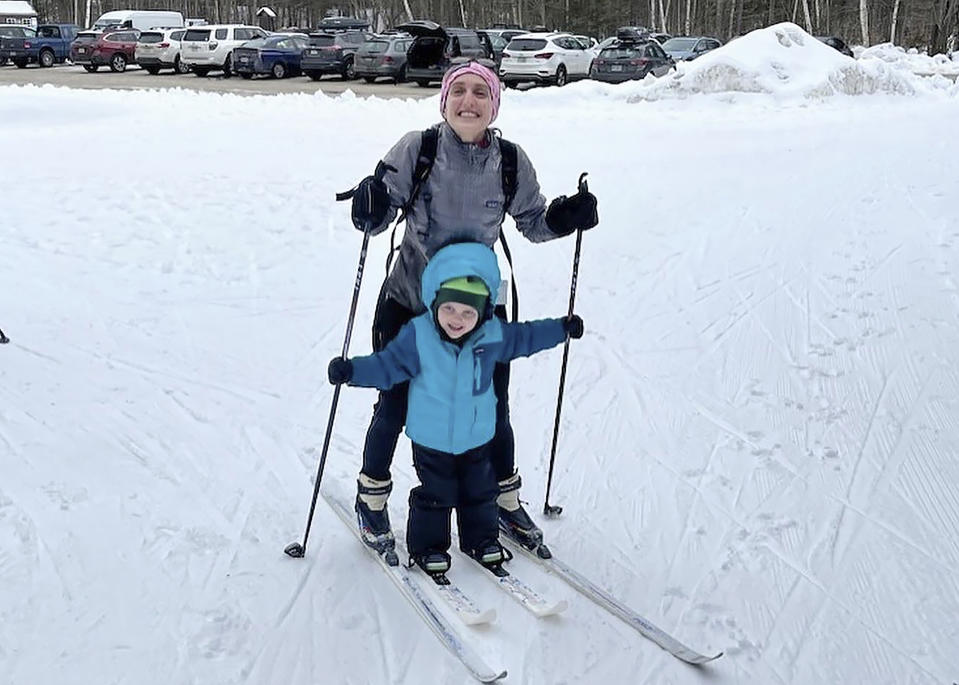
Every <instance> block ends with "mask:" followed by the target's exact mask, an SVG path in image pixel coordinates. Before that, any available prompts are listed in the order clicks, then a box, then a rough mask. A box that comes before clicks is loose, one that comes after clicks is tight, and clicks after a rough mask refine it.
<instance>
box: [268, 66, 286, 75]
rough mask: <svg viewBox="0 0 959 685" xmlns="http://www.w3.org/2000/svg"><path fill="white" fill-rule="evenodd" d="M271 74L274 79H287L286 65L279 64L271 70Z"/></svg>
mask: <svg viewBox="0 0 959 685" xmlns="http://www.w3.org/2000/svg"><path fill="white" fill-rule="evenodd" d="M270 74H271V75H272V76H273V78H286V65H285V64H283V62H277V63H276V64H274V65H273V68H272V69H270Z"/></svg>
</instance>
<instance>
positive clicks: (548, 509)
mask: <svg viewBox="0 0 959 685" xmlns="http://www.w3.org/2000/svg"><path fill="white" fill-rule="evenodd" d="M588 190H589V186H587V185H586V173H585V172H583V173H582V174H580V175H579V192H581V193H585V192H587V191H588ZM582 247H583V229H579V230H578V231H576V250H575V251H574V252H573V278H572V281H571V282H570V285H569V314H568V316H572V315H573V305H574V304H575V303H576V281H577V280H578V279H579V253H580V250H581V249H582ZM568 359H569V333H567V334H566V342H565V343H564V344H563V365H562V367H561V368H560V372H559V393H558V394H557V396H556V420H555V421H554V422H553V445H552V447H551V448H550V451H549V475H548V476H547V478H546V501H545V502H544V503H543V515H544V516H548V517H555V516H559V515H560V514H562V513H563V507H558V506H554V505H552V504H550V503H549V491H550V488H551V487H552V485H553V466H554V465H555V464H556V443H557V441H558V439H559V418H560V415H561V414H562V412H563V389H564V388H565V387H566V362H567V360H568Z"/></svg>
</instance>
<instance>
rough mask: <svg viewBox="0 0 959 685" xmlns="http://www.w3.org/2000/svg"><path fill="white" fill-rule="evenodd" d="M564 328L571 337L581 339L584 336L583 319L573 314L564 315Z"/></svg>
mask: <svg viewBox="0 0 959 685" xmlns="http://www.w3.org/2000/svg"><path fill="white" fill-rule="evenodd" d="M563 330H565V331H566V332H567V333H569V337H571V338H575V339H577V340H578V339H580V338H582V337H583V330H584V329H583V320H582V319H581V318H579V317H578V316H576V315H575V314H573V315H572V316H565V317H563Z"/></svg>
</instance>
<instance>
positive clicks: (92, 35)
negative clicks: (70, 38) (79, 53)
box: [77, 31, 100, 43]
mask: <svg viewBox="0 0 959 685" xmlns="http://www.w3.org/2000/svg"><path fill="white" fill-rule="evenodd" d="M99 37H100V34H99V33H97V32H95V31H83V32H82V33H78V34H77V40H79V41H81V42H84V41H85V42H88V43H89V42H91V41H94V40H96V39H97V38H99Z"/></svg>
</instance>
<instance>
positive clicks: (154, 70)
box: [143, 67, 160, 76]
mask: <svg viewBox="0 0 959 685" xmlns="http://www.w3.org/2000/svg"><path fill="white" fill-rule="evenodd" d="M143 70H144V71H145V72H146V73H148V74H149V75H150V76H156V75H157V74H159V73H160V67H143Z"/></svg>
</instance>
